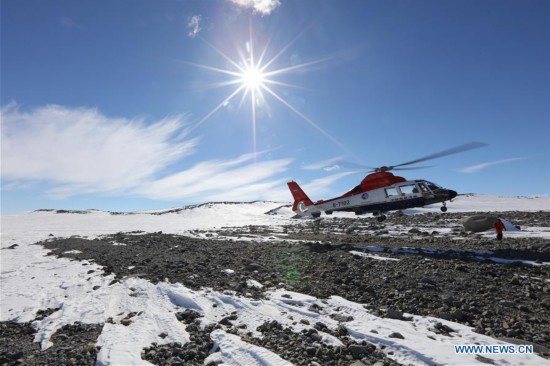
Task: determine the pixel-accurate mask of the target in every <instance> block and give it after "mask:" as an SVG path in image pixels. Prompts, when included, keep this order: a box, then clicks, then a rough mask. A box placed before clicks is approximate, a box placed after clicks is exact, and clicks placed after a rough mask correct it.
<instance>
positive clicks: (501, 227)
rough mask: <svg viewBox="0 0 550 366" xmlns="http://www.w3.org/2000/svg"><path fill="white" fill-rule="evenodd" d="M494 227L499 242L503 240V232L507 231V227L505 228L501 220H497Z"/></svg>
mask: <svg viewBox="0 0 550 366" xmlns="http://www.w3.org/2000/svg"><path fill="white" fill-rule="evenodd" d="M493 227H494V228H495V231H496V233H497V240H502V232H503V231H504V230H506V227H505V226H504V224H503V223H502V221H500V219H497V221H495V223H494V224H493Z"/></svg>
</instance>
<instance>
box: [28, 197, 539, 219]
mask: <svg viewBox="0 0 550 366" xmlns="http://www.w3.org/2000/svg"><path fill="white" fill-rule="evenodd" d="M289 206H290V203H289V202H273V201H250V202H231V201H225V202H206V203H201V204H193V205H186V206H181V207H174V208H167V209H158V210H146V211H130V212H121V211H102V210H96V209H86V210H63V209H61V210H56V209H38V210H35V211H33V212H35V213H36V212H48V213H55V214H89V213H94V212H104V213H108V214H110V215H144V214H149V215H165V214H174V213H176V214H179V213H184V212H185V211H194V212H196V211H200V210H205V209H213V210H216V211H220V210H224V209H227V210H228V211H235V210H236V209H237V208H239V207H240V208H243V209H245V210H249V209H250V208H254V209H255V208H258V209H264V208H266V209H267V210H266V212H264V213H266V214H280V210H279V209H285V208H288V207H289ZM448 207H449V212H478V211H483V212H489V211H499V212H505V211H526V212H534V211H550V197H547V196H492V195H484V194H475V193H464V194H460V195H459V196H458V197H457V198H456V199H454V200H453V201H452V202H450V203H448ZM437 210H439V206H438V205H432V206H427V207H424V208H418V209H414V212H410V213H416V212H418V213H421V212H426V211H437ZM284 211H288V214H289V215H291V216H292V215H293V213H292V212H291V211H290V210H284ZM335 213H336V214H338V212H335Z"/></svg>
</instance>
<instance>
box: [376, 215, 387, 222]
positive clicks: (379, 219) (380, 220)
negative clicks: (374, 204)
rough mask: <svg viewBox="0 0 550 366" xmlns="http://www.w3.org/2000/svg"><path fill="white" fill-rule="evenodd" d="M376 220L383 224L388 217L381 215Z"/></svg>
mask: <svg viewBox="0 0 550 366" xmlns="http://www.w3.org/2000/svg"><path fill="white" fill-rule="evenodd" d="M376 220H377V221H378V222H382V221H384V220H386V215H384V214H382V215H379V216H377V217H376Z"/></svg>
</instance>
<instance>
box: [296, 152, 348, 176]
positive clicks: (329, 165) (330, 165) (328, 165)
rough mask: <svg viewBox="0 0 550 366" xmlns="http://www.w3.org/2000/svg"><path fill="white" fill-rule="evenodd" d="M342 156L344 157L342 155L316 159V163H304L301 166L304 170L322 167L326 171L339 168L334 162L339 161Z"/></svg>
mask: <svg viewBox="0 0 550 366" xmlns="http://www.w3.org/2000/svg"><path fill="white" fill-rule="evenodd" d="M343 158H344V157H343V156H337V157H334V158H331V159H327V160H323V161H318V162H316V163H311V164H306V165H303V166H302V169H306V170H319V169H323V170H325V171H327V172H330V171H334V170H338V169H340V166H339V165H338V164H336V163H337V162H339V161H341V160H342V159H343Z"/></svg>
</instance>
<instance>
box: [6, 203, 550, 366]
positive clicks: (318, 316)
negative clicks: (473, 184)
mask: <svg viewBox="0 0 550 366" xmlns="http://www.w3.org/2000/svg"><path fill="white" fill-rule="evenodd" d="M448 206H449V209H450V210H451V211H460V210H464V211H466V210H467V211H483V212H485V211H490V210H495V211H506V210H523V211H538V210H545V211H550V199H548V198H544V197H542V198H512V199H511V198H501V197H496V198H495V197H489V196H476V197H468V196H461V197H459V198H458V199H457V200H456V202H453V203H451V204H449V205H448ZM435 209H438V207H435ZM270 210H274V213H275V214H273V215H265V214H264V213H265V212H267V211H270ZM425 210H429V209H420V210H417V211H418V212H425ZM292 215H293V213H292V212H291V211H290V210H289V209H288V208H284V207H283V208H281V204H280V203H274V202H255V203H246V204H209V205H203V206H198V207H194V208H192V209H186V210H180V211H174V212H166V211H156V212H154V213H153V212H150V213H135V214H119V215H112V214H109V213H107V212H102V211H95V210H94V211H89V212H88V213H86V214H74V213H55V212H52V211H40V212H31V213H26V214H22V215H12V216H2V222H1V223H2V227H1V243H2V244H1V247H2V250H1V271H0V280H1V285H2V292H1V298H0V299H1V301H0V320H1V321H8V320H11V321H17V322H28V321H33V320H34V318H35V315H36V312H37V311H38V310H41V309H42V310H44V309H58V310H56V311H55V312H53V313H52V314H51V315H49V316H47V317H45V318H44V319H42V320H37V321H34V322H33V326H34V328H35V329H37V334H36V337H35V342H39V343H40V345H41V347H42V349H45V348H48V347H49V346H51V341H50V339H51V336H52V335H53V334H54V333H55V332H56V331H57V330H58V329H60V328H61V327H63V326H64V325H67V324H72V323H74V322H77V321H78V322H83V323H104V324H105V325H104V327H103V330H102V333H101V335H100V336H99V338H98V340H97V345H98V346H101V350H100V352H99V353H98V358H97V365H122V364H123V365H149V362H147V361H145V360H142V359H141V350H142V349H143V348H144V347H149V346H150V345H151V343H153V342H156V343H157V344H166V343H171V342H180V343H182V344H183V343H186V342H188V341H189V334H188V333H187V332H186V330H185V325H184V324H182V323H180V322H178V321H177V319H176V317H175V314H176V313H177V312H180V311H183V310H185V309H193V310H195V311H198V312H199V313H200V314H201V315H202V317H201V318H199V319H200V320H201V322H202V324H203V325H206V324H210V323H214V322H216V323H217V322H219V321H220V320H221V319H223V318H224V317H226V316H228V315H229V314H231V313H233V312H236V314H237V316H238V318H237V320H236V321H237V322H239V323H242V324H245V325H246V331H251V332H252V333H253V334H254V336H258V337H261V333H260V332H258V331H257V330H256V328H257V327H258V326H260V325H262V324H263V323H264V322H266V321H273V320H277V321H278V322H279V323H281V324H282V325H283V326H284V327H291V328H292V329H293V330H294V331H296V332H300V331H301V330H303V329H308V328H310V325H307V323H308V322H309V323H310V324H315V323H316V322H319V321H320V322H323V323H324V324H326V325H327V326H328V327H329V328H331V329H335V328H336V327H337V325H338V321H336V320H334V319H333V318H332V317H331V316H330V315H334V314H336V313H337V314H342V315H346V316H352V317H353V320H352V321H349V322H345V323H343V324H344V326H345V327H346V328H347V330H348V332H349V333H350V334H351V335H352V336H353V338H355V339H357V340H363V339H364V340H367V341H369V342H373V343H375V344H384V345H386V348H385V349H384V352H386V353H387V354H388V355H389V357H391V358H393V359H395V360H396V361H398V362H401V363H405V364H413V365H421V364H434V363H435V364H479V362H478V361H477V360H476V359H475V355H459V354H455V352H454V350H453V345H462V344H482V345H483V344H506V343H505V342H502V341H498V340H496V339H493V338H490V337H487V336H484V335H480V334H477V333H475V332H474V331H473V329H472V328H470V327H467V326H464V325H461V324H458V323H453V322H450V321H445V320H442V319H437V318H432V317H421V316H411V321H401V320H394V319H386V318H379V317H377V316H375V315H373V314H371V313H369V311H368V310H367V309H365V307H364V306H363V305H362V304H358V303H354V302H350V301H348V300H346V299H343V298H341V297H336V296H333V297H331V298H330V299H327V300H321V299H317V298H315V297H312V296H308V295H304V294H299V293H295V292H290V291H286V290H285V289H272V290H270V291H269V292H268V293H267V299H265V300H254V299H250V298H246V297H239V296H236V295H234V294H233V293H232V292H227V291H226V292H216V291H213V290H210V289H202V290H200V291H194V290H191V289H188V288H186V287H185V286H183V285H182V284H179V283H166V282H161V283H157V284H152V283H151V282H149V281H147V280H144V279H139V278H134V277H127V278H124V279H122V280H121V281H120V282H114V283H113V282H112V281H113V279H114V276H113V275H112V274H111V275H108V276H104V275H103V271H102V269H101V267H100V266H98V265H97V264H95V263H93V262H89V261H74V260H69V259H67V258H55V257H53V256H47V253H48V251H47V250H45V249H44V248H43V247H42V246H39V245H33V244H34V243H36V242H38V241H43V240H48V239H50V238H52V236H50V234H52V235H53V236H55V237H70V236H74V235H77V236H82V237H87V238H90V239H91V238H95V237H98V236H100V235H103V234H113V233H116V232H128V231H136V230H141V231H144V232H158V231H162V232H165V233H174V234H189V232H190V231H191V230H198V229H200V230H216V229H219V228H222V227H240V226H247V225H270V226H274V225H283V224H298V223H300V220H292V219H291V217H292ZM340 215H344V216H345V215H346V214H340ZM542 229H544V230H547V231H545V232H543V236H544V235H546V234H547V233H548V234H550V231H548V228H534V227H526V228H522V231H518V232H513V233H512V232H510V233H509V235H525V236H530V235H533V236H537V235H539V236H540V232H541V231H542ZM13 244H17V246H16V247H15V249H8V247H10V246H11V245H13ZM113 245H124V243H113ZM382 250H383V248H378V247H372V248H371V251H372V252H379V251H382ZM357 254H358V255H362V256H368V257H369V258H371V259H374V260H386V261H389V260H395V259H396V258H390V257H383V256H381V255H374V254H368V253H362V252H357ZM484 254H486V255H490V253H484ZM495 260H499V259H498V258H496V259H495ZM544 264H547V263H544ZM232 271H233V270H231V269H226V270H225V271H224V272H226V273H227V274H228V275H230V274H231V272H232ZM247 285H248V286H250V287H261V286H262V284H260V283H258V282H256V281H253V280H249V281H248V282H247ZM313 304H316V305H317V306H318V308H320V309H321V310H320V311H319V312H315V311H311V310H309V309H310V307H311V305H313ZM213 305H216V306H213ZM130 313H135V314H134V315H133V316H132V317H129V314H130ZM125 318H127V319H129V321H130V322H129V324H127V325H123V324H121V322H120V321H121V320H122V319H125ZM300 320H307V321H308V322H300ZM438 322H441V323H443V324H444V325H447V326H449V327H450V328H452V329H453V330H455V332H453V333H452V334H451V336H444V335H441V334H436V333H434V332H433V327H434V325H435V324H436V323H438ZM244 331H245V330H243V332H244ZM373 331H376V332H377V333H373ZM394 332H399V333H400V334H402V335H403V336H404V339H399V338H391V337H389V335H390V334H392V333H394ZM161 333H164V334H166V335H167V336H166V337H164V338H162V337H160V336H159V335H160V334H161ZM320 334H321V336H322V341H323V342H324V343H326V344H332V345H341V342H340V341H339V340H338V339H337V338H335V337H333V336H331V335H329V334H327V333H323V332H320ZM211 338H212V340H213V341H214V342H215V343H216V345H217V346H219V349H220V352H216V353H212V354H211V355H210V356H209V358H208V359H207V361H216V362H222V363H223V364H228V365H242V364H247V365H288V364H289V363H288V362H287V361H285V360H283V359H282V358H281V357H280V356H278V355H276V354H274V353H273V352H271V351H269V350H267V349H265V348H262V347H258V346H255V345H252V344H250V343H247V342H245V341H244V340H242V339H241V337H240V336H239V335H234V334H229V333H227V332H225V331H224V330H223V329H218V330H215V331H214V332H212V333H211ZM485 356H486V357H487V358H491V359H493V360H494V361H495V363H497V364H516V365H542V364H550V363H549V362H548V360H545V359H542V358H540V357H538V356H536V355H485Z"/></svg>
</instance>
